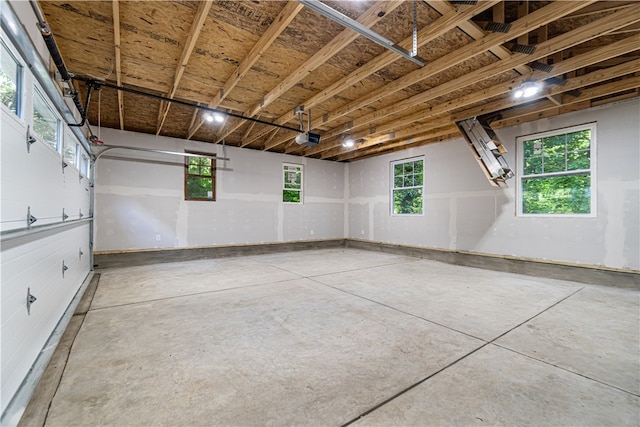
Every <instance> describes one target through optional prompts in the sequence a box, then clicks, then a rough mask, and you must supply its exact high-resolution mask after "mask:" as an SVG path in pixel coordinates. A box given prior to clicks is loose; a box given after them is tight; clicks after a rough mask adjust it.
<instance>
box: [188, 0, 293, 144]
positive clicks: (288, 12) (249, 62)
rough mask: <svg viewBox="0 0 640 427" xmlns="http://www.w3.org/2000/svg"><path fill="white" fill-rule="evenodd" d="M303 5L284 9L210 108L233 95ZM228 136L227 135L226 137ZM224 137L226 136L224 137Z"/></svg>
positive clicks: (192, 129) (194, 127) (195, 128)
mask: <svg viewBox="0 0 640 427" xmlns="http://www.w3.org/2000/svg"><path fill="white" fill-rule="evenodd" d="M303 7H304V6H303V5H301V4H300V3H298V2H296V1H289V2H287V4H286V5H285V6H284V8H282V10H281V11H280V13H279V14H278V16H277V17H276V18H275V19H274V21H273V23H272V24H271V25H270V26H269V28H267V31H265V32H264V34H263V35H262V36H261V37H260V39H259V40H258V41H257V43H256V44H255V45H254V46H253V47H252V48H251V50H250V51H249V53H248V54H247V56H246V57H245V58H244V59H243V60H242V62H241V63H240V65H238V68H236V70H235V71H234V72H233V74H231V76H230V77H229V78H228V79H227V81H226V82H225V84H224V85H223V86H222V89H220V91H218V93H217V94H216V96H215V97H214V98H213V99H212V100H211V101H210V102H209V104H208V106H209V107H210V108H218V106H219V105H220V103H221V102H222V101H223V100H224V99H225V98H226V97H227V96H228V95H229V93H231V91H232V90H233V89H234V88H235V87H236V85H237V84H238V83H239V82H240V80H242V79H243V78H244V76H246V75H247V73H248V72H249V70H251V67H253V65H254V64H255V63H256V62H257V61H258V60H259V59H260V58H261V57H262V55H263V54H264V52H265V51H266V50H267V49H268V48H269V47H270V46H271V45H272V44H273V42H274V41H275V40H276V39H277V38H278V36H280V34H281V33H282V32H283V31H284V30H285V29H286V28H287V26H288V25H289V24H290V23H291V21H293V19H294V18H295V17H296V16H297V15H298V13H299V12H300V11H301V10H302V9H303ZM203 123H204V118H202V119H200V120H199V121H198V122H197V123H195V124H192V125H191V126H189V131H188V132H187V139H191V137H193V135H194V134H195V133H196V132H197V131H198V129H200V127H202V124H203ZM225 136H226V135H225ZM223 137H224V136H223Z"/></svg>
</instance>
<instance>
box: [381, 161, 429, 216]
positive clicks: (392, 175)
mask: <svg viewBox="0 0 640 427" xmlns="http://www.w3.org/2000/svg"><path fill="white" fill-rule="evenodd" d="M419 161H420V162H422V184H421V185H414V186H409V187H399V188H396V187H395V178H396V176H395V166H396V165H399V164H405V163H414V162H419ZM424 164H425V156H424V155H422V156H415V157H409V158H405V159H398V160H393V161H391V162H389V214H390V215H391V216H392V217H421V216H424V195H425V174H424ZM412 188H420V189H421V190H422V210H421V212H420V213H396V212H395V197H394V192H395V191H396V190H408V189H412Z"/></svg>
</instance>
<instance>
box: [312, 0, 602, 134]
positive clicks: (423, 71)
mask: <svg viewBox="0 0 640 427" xmlns="http://www.w3.org/2000/svg"><path fill="white" fill-rule="evenodd" d="M593 1H595V0H585V1H580V2H572V1H570V2H564V1H562V2H555V3H551V4H549V5H547V6H545V7H542V8H540V9H538V10H536V11H534V12H532V13H530V14H529V15H527V16H526V17H524V18H521V19H519V20H517V21H515V22H513V23H512V25H511V31H510V32H509V34H503V33H492V34H488V35H486V36H485V37H483V38H480V39H478V40H476V41H474V42H471V43H469V44H467V45H466V46H464V47H462V48H460V49H457V50H456V51H454V52H451V53H449V54H447V55H445V56H443V57H440V58H438V59H437V60H435V61H433V62H431V63H430V64H429V66H426V67H423V68H420V69H418V70H416V71H413V72H411V73H409V74H407V75H405V76H403V77H400V78H398V79H396V80H394V81H393V82H391V83H389V84H387V85H385V86H383V87H382V88H380V89H378V90H375V91H373V92H372V93H370V94H368V95H367V96H364V97H362V98H359V99H357V100H355V101H353V102H350V103H348V104H347V105H345V106H343V107H341V108H338V109H337V110H335V111H333V112H330V113H328V114H327V120H325V121H323V123H326V122H329V121H333V120H336V119H338V118H340V117H343V116H345V115H347V114H349V113H351V112H353V111H355V110H358V109H361V108H363V107H365V106H367V105H369V104H371V103H373V102H375V101H376V100H379V99H380V98H383V97H386V96H389V95H391V94H394V93H396V92H398V91H400V90H402V89H404V88H406V87H407V86H410V85H412V84H415V83H418V82H420V81H421V80H424V79H426V78H429V77H432V76H434V75H436V74H438V73H440V72H442V71H444V70H447V69H448V68H450V67H453V66H454V65H457V64H460V63H461V62H464V61H466V60H467V59H469V58H472V57H473V56H475V55H478V54H480V53H482V52H486V51H487V50H488V49H489V48H490V47H493V46H497V45H499V44H501V43H504V42H506V41H508V40H511V39H513V38H514V37H518V36H519V35H521V34H523V33H527V32H529V31H531V30H534V29H536V28H538V27H539V26H541V25H545V24H547V23H549V22H551V21H553V20H555V19H557V18H558V16H563V15H566V14H568V13H571V12H573V11H575V10H579V9H580V8H582V7H585V6H587V5H588V4H590V3H593ZM538 51H540V49H538V50H536V53H537V52H538ZM523 56H525V54H514V55H511V56H510V58H509V59H506V60H501V61H499V62H497V63H496V64H504V63H509V64H513V65H521V64H522V63H524V62H529V61H531V60H532V59H531V55H526V57H527V60H526V61H513V60H512V58H518V59H521V58H523ZM492 65H494V64H492ZM485 68H486V67H485ZM509 68H513V66H512V67H509ZM471 74H474V73H471ZM319 124H320V121H319V120H317V121H316V122H315V123H313V124H312V126H311V128H312V129H314V128H316V127H317V126H318V125H319Z"/></svg>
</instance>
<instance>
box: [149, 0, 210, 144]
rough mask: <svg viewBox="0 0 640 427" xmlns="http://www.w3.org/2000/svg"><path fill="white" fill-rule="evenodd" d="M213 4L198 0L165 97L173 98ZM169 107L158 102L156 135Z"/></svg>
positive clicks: (205, 0)
mask: <svg viewBox="0 0 640 427" xmlns="http://www.w3.org/2000/svg"><path fill="white" fill-rule="evenodd" d="M212 5H213V0H203V1H199V2H198V10H197V11H196V15H195V17H194V18H193V24H192V25H191V28H190V29H189V35H188V36H187V40H186V42H185V44H184V48H183V49H182V53H181V54H180V59H178V65H177V67H176V71H175V74H174V77H173V83H172V84H171V89H170V90H169V92H168V93H167V98H173V97H174V96H175V94H176V91H177V90H178V85H179V84H180V80H181V79H182V75H183V74H184V70H185V69H186V68H187V64H188V63H189V58H190V57H191V52H193V49H194V48H195V46H196V42H197V41H198V37H199V36H200V32H201V31H202V27H203V26H204V23H205V21H206V20H207V16H208V15H209V10H210V9H211V6H212ZM170 107H171V103H170V102H163V103H160V109H159V111H160V112H161V113H160V120H159V121H158V127H157V130H156V135H159V134H160V131H161V130H162V126H163V125H164V122H165V120H166V119H167V114H168V113H169V108H170Z"/></svg>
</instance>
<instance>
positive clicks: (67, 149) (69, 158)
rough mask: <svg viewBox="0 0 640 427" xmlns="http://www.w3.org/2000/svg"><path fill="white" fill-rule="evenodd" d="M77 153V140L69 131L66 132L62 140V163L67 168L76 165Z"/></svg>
mask: <svg viewBox="0 0 640 427" xmlns="http://www.w3.org/2000/svg"><path fill="white" fill-rule="evenodd" d="M77 151H78V140H77V139H76V137H75V135H73V133H71V131H67V132H66V134H65V138H64V149H63V150H62V157H63V159H64V162H65V163H66V164H67V165H69V166H75V165H76V153H77Z"/></svg>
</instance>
